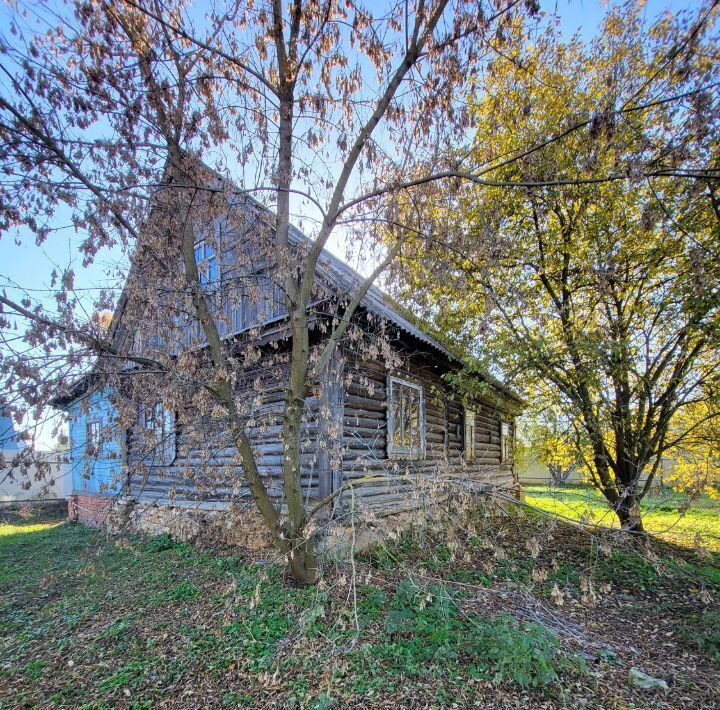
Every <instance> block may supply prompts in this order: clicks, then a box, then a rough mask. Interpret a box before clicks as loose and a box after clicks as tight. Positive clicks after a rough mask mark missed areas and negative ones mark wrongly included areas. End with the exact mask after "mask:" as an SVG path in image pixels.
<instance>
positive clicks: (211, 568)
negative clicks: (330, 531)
mask: <svg viewBox="0 0 720 710" xmlns="http://www.w3.org/2000/svg"><path fill="white" fill-rule="evenodd" d="M6 530H7V532H6V534H4V535H3V536H2V537H0V705H3V704H4V702H9V703H10V704H12V705H14V704H17V705H23V704H24V705H46V704H49V705H51V706H58V707H62V706H65V707H66V706H88V707H91V706H92V707H101V706H102V707H105V706H107V705H114V704H117V703H121V702H122V703H126V704H127V703H131V704H132V703H145V705H142V706H143V707H145V706H151V705H152V704H153V703H158V702H162V701H163V700H167V699H168V698H169V697H172V695H173V694H174V693H175V692H176V689H177V687H178V686H180V687H191V686H192V685H193V684H200V685H205V686H207V687H209V688H211V691H210V692H211V694H212V693H218V692H220V689H222V694H223V697H222V700H223V702H224V703H225V704H229V705H234V704H237V703H240V704H256V705H258V706H263V705H264V703H265V700H264V698H266V697H267V695H268V694H273V695H277V694H278V693H279V694H280V696H281V697H284V700H283V702H288V703H292V702H297V703H300V704H301V705H302V706H307V707H313V706H315V705H316V704H317V703H320V705H318V707H320V706H322V703H326V704H327V703H328V702H330V698H331V697H334V698H336V699H340V700H342V701H344V702H349V703H350V702H351V701H352V702H358V703H362V702H364V701H363V700H362V699H363V698H365V699H366V700H367V699H368V698H372V697H375V696H376V695H377V694H379V693H393V692H395V690H396V689H397V688H398V687H399V686H400V685H402V684H404V683H408V682H410V683H419V682H423V683H425V682H426V681H427V679H428V678H432V679H433V682H434V683H435V684H436V685H437V689H436V690H437V693H439V695H437V699H440V700H443V699H444V700H448V699H449V698H450V697H452V695H453V693H462V692H463V688H464V686H466V684H467V683H468V682H470V681H476V680H478V679H484V680H485V681H488V682H490V683H496V684H504V685H508V686H513V685H515V686H518V687H526V686H528V687H531V686H532V687H540V686H552V685H553V684H555V683H556V682H557V680H558V674H559V673H567V672H580V671H582V669H583V663H582V661H581V660H579V659H578V658H576V657H575V656H573V655H572V654H571V655H567V654H565V653H563V652H562V651H561V650H560V646H559V643H558V640H557V638H556V637H555V635H554V633H553V632H552V631H549V630H548V629H545V628H543V627H542V626H539V625H537V624H526V623H520V622H518V621H517V620H516V619H514V618H513V617H512V616H511V615H509V614H506V615H503V616H501V617H498V618H485V617H483V616H481V615H479V614H477V613H466V612H463V611H462V610H461V606H460V605H459V602H460V600H461V595H459V594H458V593H457V591H455V590H453V589H452V588H450V587H447V586H445V585H443V584H433V585H431V586H427V585H423V583H421V582H417V581H412V582H411V581H407V580H406V581H404V582H400V583H399V586H398V587H397V589H396V590H395V591H392V590H388V589H386V588H384V587H380V586H377V585H376V584H373V583H370V584H362V585H359V586H358V590H357V600H358V601H357V605H356V606H355V605H353V604H350V603H349V598H348V594H347V592H346V588H345V583H344V582H342V581H339V580H336V581H335V583H333V584H330V585H321V586H320V587H306V588H299V587H295V586H292V585H288V584H287V583H286V581H285V580H284V579H283V572H282V570H281V569H279V568H278V567H276V566H273V565H267V564H260V563H254V562H251V561H248V560H245V559H243V558H242V557H239V556H232V555H226V554H220V555H218V554H216V553H213V552H210V551H200V550H195V549H193V548H192V547H191V546H190V545H188V544H183V543H175V542H173V541H172V540H171V539H170V538H168V537H167V536H160V537H157V538H153V539H150V540H147V539H142V538H139V537H137V538H133V537H130V538H120V539H117V540H112V539H110V538H106V537H105V536H104V535H103V534H102V533H98V532H93V531H90V530H88V529H86V528H84V527H81V526H77V525H60V526H52V527H46V526H42V525H28V526H24V527H22V529H20V528H19V527H18V526H15V527H14V528H13V529H10V528H9V527H8V528H6ZM339 579H340V580H341V579H342V578H339ZM323 685H324V686H325V687H324V690H323ZM433 693H435V691H434V690H433ZM131 701H132V702H131ZM136 706H137V707H140V705H136Z"/></svg>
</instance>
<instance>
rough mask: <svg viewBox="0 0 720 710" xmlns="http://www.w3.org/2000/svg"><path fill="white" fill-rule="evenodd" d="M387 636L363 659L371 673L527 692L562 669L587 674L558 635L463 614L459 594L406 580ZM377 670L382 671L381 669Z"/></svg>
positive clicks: (509, 620) (510, 621)
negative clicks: (479, 682)
mask: <svg viewBox="0 0 720 710" xmlns="http://www.w3.org/2000/svg"><path fill="white" fill-rule="evenodd" d="M385 630H386V632H387V637H385V638H382V639H380V640H378V642H377V643H375V644H372V645H368V646H367V647H365V648H364V651H363V652H362V653H361V654H360V656H361V658H362V659H363V660H364V662H365V663H364V665H365V666H366V668H367V669H369V670H371V667H372V668H376V664H377V663H378V662H380V667H381V668H383V669H384V671H385V672H387V673H390V674H397V673H405V674H408V675H421V674H422V675H425V674H434V675H449V676H451V677H457V676H460V675H462V672H463V669H467V670H468V671H469V673H470V675H471V676H473V677H476V678H485V679H489V680H493V681H495V682H496V683H502V682H505V681H507V682H512V683H516V684H517V685H519V686H521V687H523V688H524V687H528V686H540V685H548V684H550V683H553V682H555V681H556V680H557V678H558V672H559V671H560V670H561V669H567V670H569V671H582V670H584V669H585V665H584V662H583V660H582V659H581V658H579V657H577V656H563V655H562V653H561V651H560V645H559V643H558V640H557V637H556V635H555V634H554V633H553V632H552V631H550V630H549V629H547V628H546V627H544V626H542V625H540V624H527V623H522V622H520V621H518V620H517V619H515V618H514V617H512V616H510V615H509V614H505V615H502V616H499V617H497V618H495V619H486V618H484V617H481V616H479V615H477V614H463V613H462V611H461V609H460V607H459V598H458V595H457V594H456V593H455V592H454V591H452V590H451V589H449V588H447V587H446V586H445V585H442V584H431V585H427V586H426V585H421V584H417V583H416V582H414V581H412V580H405V581H403V582H402V583H401V584H400V585H399V587H398V588H397V590H396V592H395V594H394V596H393V598H392V600H391V602H390V610H389V612H388V614H387V617H386V619H385ZM376 669H377V668H376Z"/></svg>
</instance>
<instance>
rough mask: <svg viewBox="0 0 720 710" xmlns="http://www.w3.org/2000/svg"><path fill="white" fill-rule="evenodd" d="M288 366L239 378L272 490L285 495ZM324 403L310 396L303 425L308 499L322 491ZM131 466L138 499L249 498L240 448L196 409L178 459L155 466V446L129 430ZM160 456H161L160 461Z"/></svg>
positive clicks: (179, 430) (181, 429)
mask: <svg viewBox="0 0 720 710" xmlns="http://www.w3.org/2000/svg"><path fill="white" fill-rule="evenodd" d="M287 370H288V366H287V365H285V364H281V365H270V366H268V365H264V366H263V367H259V368H258V367H256V368H254V369H252V370H247V371H245V372H243V373H241V374H240V376H239V377H238V387H237V389H236V397H237V398H238V400H239V401H240V402H241V403H242V402H245V403H247V404H248V408H249V409H250V410H251V411H252V417H253V423H252V424H251V426H249V427H248V428H247V432H248V434H249V436H250V440H251V442H252V445H253V449H254V451H255V454H256V457H257V463H258V468H259V470H260V474H261V475H262V477H263V480H264V483H265V485H266V487H267V488H268V492H269V493H270V494H271V495H272V496H273V497H277V498H279V497H280V496H281V495H282V461H283V444H282V417H283V412H284V409H285V383H286V382H287ZM320 405H321V402H320V399H319V398H318V397H316V396H314V395H313V396H310V397H308V399H307V401H306V412H305V421H304V422H303V424H302V427H301V446H302V454H301V463H302V488H303V492H304V494H305V496H306V497H307V499H308V500H315V499H317V497H318V496H319V489H320V480H319V479H320V470H321V466H320V462H319V460H318V453H317V440H318V412H319V410H320ZM127 445H128V462H129V466H130V473H131V480H130V490H131V494H132V495H133V496H136V497H137V496H143V497H150V498H157V499H165V500H167V499H169V500H175V499H178V500H191V501H208V502H210V501H216V502H221V501H223V502H226V501H233V500H240V499H243V498H249V497H250V491H249V489H248V487H247V483H246V480H245V477H244V474H243V468H242V465H241V463H240V460H239V456H238V453H237V449H236V447H235V445H234V443H233V441H232V439H231V436H230V433H229V432H228V431H227V429H226V428H225V426H224V423H223V421H222V420H214V421H211V420H210V419H209V418H207V417H205V418H194V417H193V411H192V409H188V410H187V411H186V412H185V413H183V414H181V415H180V416H179V417H178V423H177V425H176V431H175V459H174V461H173V462H172V463H170V464H169V465H164V464H162V463H161V462H157V463H160V465H154V464H155V463H156V461H155V460H154V459H155V458H156V455H157V452H156V446H155V445H154V442H152V441H151V440H150V437H148V436H146V435H145V434H144V433H143V432H142V431H141V430H140V428H139V427H138V426H136V427H133V428H132V429H131V430H130V431H129V432H128V444H127ZM157 458H159V457H157Z"/></svg>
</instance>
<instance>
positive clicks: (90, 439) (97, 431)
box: [85, 421, 102, 455]
mask: <svg viewBox="0 0 720 710" xmlns="http://www.w3.org/2000/svg"><path fill="white" fill-rule="evenodd" d="M101 438H102V430H101V428H100V422H98V421H94V422H88V423H87V426H86V441H85V449H86V451H87V452H88V453H89V454H94V455H97V454H98V453H100V444H101Z"/></svg>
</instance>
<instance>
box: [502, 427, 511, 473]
mask: <svg viewBox="0 0 720 710" xmlns="http://www.w3.org/2000/svg"><path fill="white" fill-rule="evenodd" d="M511 458H512V434H511V432H510V422H501V423H500V463H505V462H506V461H509V460H510V459H511Z"/></svg>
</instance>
